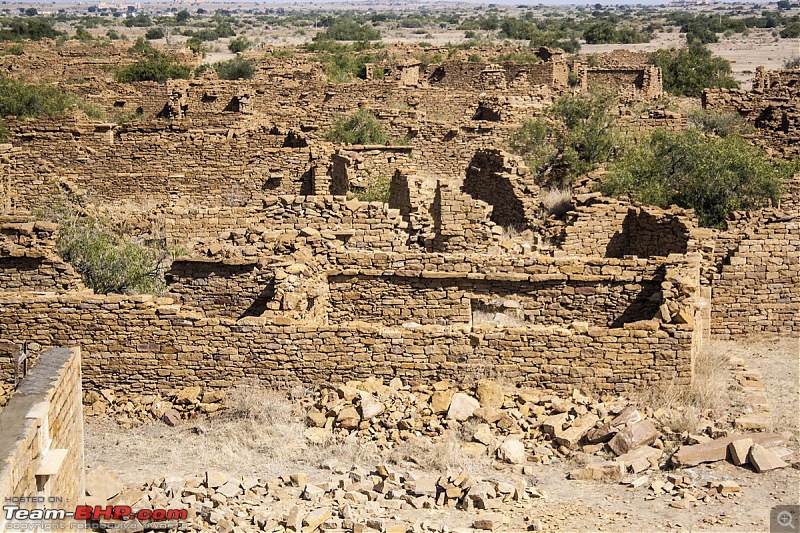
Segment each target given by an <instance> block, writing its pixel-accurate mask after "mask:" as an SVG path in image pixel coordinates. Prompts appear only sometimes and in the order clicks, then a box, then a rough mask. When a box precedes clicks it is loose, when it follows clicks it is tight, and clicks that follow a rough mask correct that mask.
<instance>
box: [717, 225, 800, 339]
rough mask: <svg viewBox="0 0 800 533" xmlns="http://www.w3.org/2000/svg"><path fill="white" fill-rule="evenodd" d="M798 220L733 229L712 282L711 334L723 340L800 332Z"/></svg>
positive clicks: (727, 234) (724, 236)
mask: <svg viewBox="0 0 800 533" xmlns="http://www.w3.org/2000/svg"><path fill="white" fill-rule="evenodd" d="M799 230H800V220H798V218H797V217H796V216H787V215H782V214H772V215H771V216H765V217H756V218H755V219H751V220H747V219H743V220H740V223H739V224H729V228H728V231H727V232H725V233H723V234H722V235H721V239H720V241H721V245H722V246H721V247H720V248H721V251H720V252H722V253H725V255H724V257H723V258H722V262H721V266H720V269H719V272H718V274H717V275H716V276H715V277H714V284H713V304H714V305H713V307H712V311H711V332H712V334H714V335H717V336H719V337H721V338H734V339H735V338H743V337H746V336H748V335H752V334H754V333H780V334H796V333H797V332H798V331H800V241H799V240H798V234H800V231H799Z"/></svg>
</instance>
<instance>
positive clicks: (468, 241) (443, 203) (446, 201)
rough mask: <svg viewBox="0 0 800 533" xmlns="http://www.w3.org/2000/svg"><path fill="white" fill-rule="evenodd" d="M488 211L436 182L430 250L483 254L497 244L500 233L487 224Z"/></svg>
mask: <svg viewBox="0 0 800 533" xmlns="http://www.w3.org/2000/svg"><path fill="white" fill-rule="evenodd" d="M491 214H492V207H491V206H490V205H488V204H487V203H486V202H482V201H481V200H475V199H473V198H472V197H471V196H469V195H468V194H464V193H463V192H460V191H459V190H458V185H457V184H453V183H450V182H445V181H443V180H439V181H438V182H437V185H436V192H435V194H434V198H433V204H432V205H431V217H432V218H433V232H434V237H433V243H432V244H433V250H435V251H437V252H454V251H459V250H473V251H486V250H487V249H488V248H489V247H491V246H497V245H498V244H499V236H500V235H502V233H503V230H502V228H500V227H499V226H496V225H495V224H494V223H493V222H491V220H490V218H491Z"/></svg>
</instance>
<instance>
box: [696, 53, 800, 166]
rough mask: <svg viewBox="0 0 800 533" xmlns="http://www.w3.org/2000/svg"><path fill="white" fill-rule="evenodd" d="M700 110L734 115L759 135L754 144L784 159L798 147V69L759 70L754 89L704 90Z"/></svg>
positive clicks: (799, 120) (799, 85) (799, 96)
mask: <svg viewBox="0 0 800 533" xmlns="http://www.w3.org/2000/svg"><path fill="white" fill-rule="evenodd" d="M702 103H703V108H704V109H707V110H709V111H735V112H737V113H739V114H740V115H741V116H742V117H743V118H744V121H745V123H746V124H748V125H750V126H752V127H754V128H755V129H756V131H757V132H758V134H757V135H754V136H753V140H754V141H755V142H756V143H759V144H761V145H763V146H764V147H765V148H768V149H770V150H779V151H781V152H782V153H783V154H784V155H794V154H796V153H797V152H798V146H800V111H799V110H798V108H799V107H800V69H795V70H777V71H766V70H764V68H763V67H758V69H757V70H756V76H755V79H754V80H753V89H752V90H750V91H747V90H744V89H706V90H704V91H703V95H702Z"/></svg>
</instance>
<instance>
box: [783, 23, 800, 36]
mask: <svg viewBox="0 0 800 533" xmlns="http://www.w3.org/2000/svg"><path fill="white" fill-rule="evenodd" d="M780 35H781V37H782V38H784V39H797V38H798V37H800V22H792V23H790V24H787V25H786V27H785V28H783V29H782V30H781V34H780Z"/></svg>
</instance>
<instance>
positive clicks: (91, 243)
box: [56, 217, 170, 294]
mask: <svg viewBox="0 0 800 533" xmlns="http://www.w3.org/2000/svg"><path fill="white" fill-rule="evenodd" d="M56 247H57V250H58V253H59V255H60V256H61V257H62V258H63V259H64V260H65V261H68V262H69V263H70V264H72V265H73V266H74V267H75V270H76V271H77V272H78V273H80V274H81V276H82V277H83V280H84V283H86V286H87V287H89V288H91V289H94V291H95V292H97V293H101V294H108V293H110V292H113V293H120V294H135V293H149V294H158V293H160V292H162V291H163V289H164V281H163V272H162V269H163V265H164V263H165V261H166V260H167V259H168V258H169V255H170V254H169V252H168V250H167V249H166V247H164V246H161V245H145V244H140V243H136V242H132V241H129V240H126V239H125V238H124V237H123V236H122V235H120V234H118V233H116V232H115V231H112V230H111V229H110V228H109V227H106V226H105V225H104V224H102V223H101V222H99V221H98V220H96V219H92V218H79V217H69V218H67V219H66V220H62V221H61V223H60V224H59V228H58V239H57V242H56Z"/></svg>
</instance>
